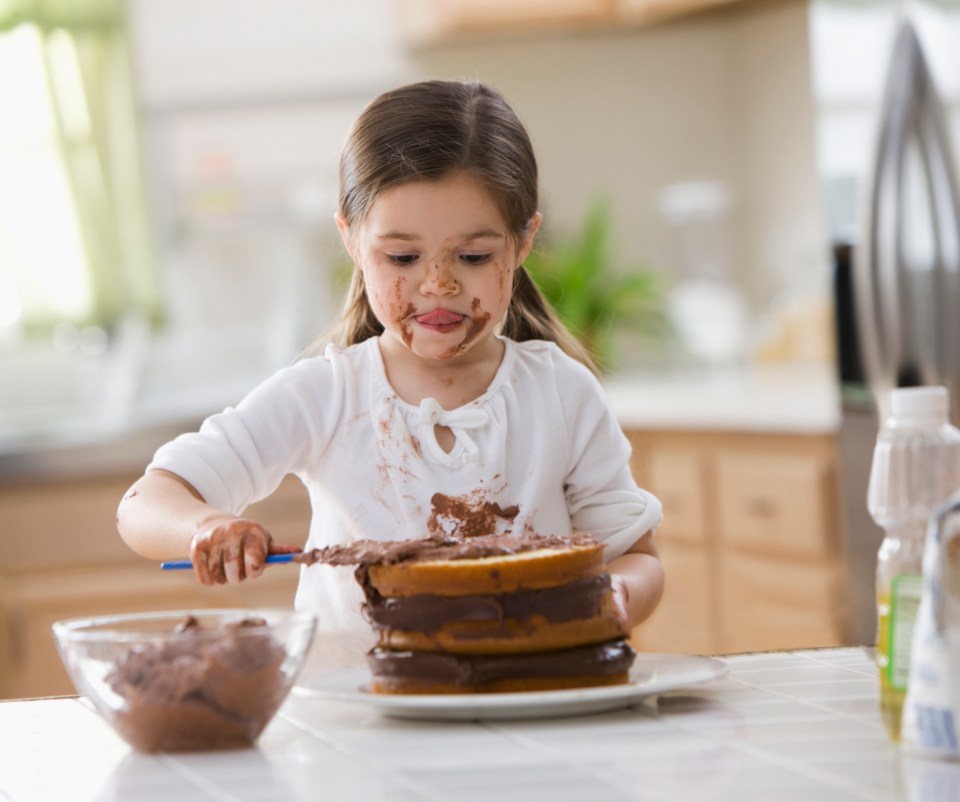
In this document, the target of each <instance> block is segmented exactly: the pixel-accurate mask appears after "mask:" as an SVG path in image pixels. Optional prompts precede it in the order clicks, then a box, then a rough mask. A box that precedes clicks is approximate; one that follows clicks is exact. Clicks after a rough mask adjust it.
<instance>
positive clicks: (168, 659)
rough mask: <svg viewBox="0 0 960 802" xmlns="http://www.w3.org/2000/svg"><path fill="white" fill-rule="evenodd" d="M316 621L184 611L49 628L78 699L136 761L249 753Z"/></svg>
mask: <svg viewBox="0 0 960 802" xmlns="http://www.w3.org/2000/svg"><path fill="white" fill-rule="evenodd" d="M316 623H317V622H316V618H315V617H314V616H313V615H310V614H307V613H298V612H293V611H288V610H242V609H236V610H183V611H172V612H161V613H133V614H129V615H115V616H109V617H102V618H76V619H71V620H67V621H58V622H56V623H55V624H54V625H53V634H54V638H55V640H56V642H57V648H58V649H59V651H60V657H61V659H62V660H63V663H64V665H65V666H66V668H67V672H68V673H69V674H70V679H71V680H73V684H74V685H75V686H76V688H77V690H78V691H79V692H80V693H81V694H83V695H85V696H87V697H88V698H89V699H90V701H91V702H93V704H94V705H95V706H96V708H97V709H98V710H99V711H100V713H101V714H102V715H103V716H104V718H106V720H107V721H108V722H109V723H110V725H111V726H112V727H113V728H114V729H115V730H116V731H117V733H118V734H119V735H120V736H121V737H122V738H123V739H124V740H125V741H126V742H127V743H128V744H130V746H132V747H133V748H134V749H135V750H137V751H138V752H185V751H206V750H213V749H233V748H242V747H248V746H251V745H253V743H254V742H255V741H256V739H257V738H258V737H259V735H260V733H261V732H262V731H263V729H264V727H266V726H267V724H268V723H269V722H270V719H272V718H273V715H274V714H275V713H276V712H277V709H278V708H279V707H280V705H281V704H282V703H283V700H284V699H285V698H286V696H287V694H288V693H289V691H290V688H291V687H292V686H293V682H294V679H295V678H296V676H297V673H298V671H299V670H300V667H301V666H302V665H303V661H304V658H305V656H306V654H307V652H308V650H309V647H310V643H311V641H312V640H313V636H314V632H315V631H316Z"/></svg>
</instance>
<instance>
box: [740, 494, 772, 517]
mask: <svg viewBox="0 0 960 802" xmlns="http://www.w3.org/2000/svg"><path fill="white" fill-rule="evenodd" d="M745 506H746V508H747V514H748V515H752V516H755V517H757V518H776V517H777V502H776V501H774V500H773V499H772V498H768V497H766V496H754V497H753V498H748V499H747V501H746V505H745Z"/></svg>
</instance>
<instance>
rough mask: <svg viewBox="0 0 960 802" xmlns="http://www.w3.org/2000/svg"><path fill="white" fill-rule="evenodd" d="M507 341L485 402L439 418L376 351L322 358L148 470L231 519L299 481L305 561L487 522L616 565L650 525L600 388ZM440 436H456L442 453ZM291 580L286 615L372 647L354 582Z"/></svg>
mask: <svg viewBox="0 0 960 802" xmlns="http://www.w3.org/2000/svg"><path fill="white" fill-rule="evenodd" d="M503 343H504V345H505V352H504V357H503V361H502V363H501V365H500V367H499V369H498V371H497V373H496V375H495V377H494V379H493V381H492V382H491V384H490V386H489V387H488V388H487V391H486V392H485V393H484V394H483V395H481V396H480V397H479V398H477V399H475V400H474V401H471V402H470V403H468V404H466V405H464V406H463V407H460V408H458V409H455V410H450V411H447V410H443V409H442V408H441V407H440V406H439V405H438V404H437V402H436V401H434V400H433V399H430V398H428V399H425V400H424V401H423V402H422V403H421V404H420V405H419V406H416V405H413V404H409V403H407V402H405V401H403V400H402V399H401V398H399V397H398V396H397V394H396V392H395V391H394V390H393V388H392V387H391V386H390V383H389V382H388V381H387V376H386V371H385V370H384V365H383V360H382V357H381V354H380V348H379V344H378V340H377V339H376V338H371V339H368V340H366V341H364V342H363V343H360V344H358V345H355V346H352V347H349V348H343V347H337V346H328V347H327V349H326V352H325V353H324V355H323V357H315V358H311V359H306V360H303V361H301V362H299V363H297V364H295V365H293V366H292V367H289V368H286V369H284V370H281V371H280V372H278V373H277V374H276V375H274V376H273V377H271V378H270V379H268V380H267V381H265V382H264V383H263V384H261V385H260V386H259V387H257V388H256V389H255V390H253V392H251V393H250V394H249V395H248V396H247V397H246V398H245V399H244V400H243V401H241V402H240V404H239V405H238V406H237V407H236V408H228V409H226V410H225V411H223V412H222V413H219V414H217V415H213V416H212V417H210V418H208V419H207V420H206V421H205V422H204V423H203V425H202V426H201V428H200V430H199V432H196V433H191V434H185V435H181V436H180V437H178V438H177V439H176V440H174V441H172V442H170V443H168V444H166V445H164V446H162V447H161V448H160V449H159V450H158V451H157V453H156V455H155V456H154V459H153V461H152V462H151V464H150V466H149V467H150V468H163V469H165V470H168V471H171V472H172V473H175V474H177V475H178V476H180V477H182V478H183V479H185V480H186V481H188V482H189V483H190V484H191V485H193V487H195V488H196V489H197V491H198V492H199V493H200V494H201V495H202V496H203V498H204V499H205V500H206V501H207V502H208V503H209V504H212V505H213V506H215V507H218V508H220V509H223V510H227V511H229V512H232V513H234V514H237V515H240V514H241V513H242V512H243V510H244V508H245V507H247V505H249V504H251V503H253V502H255V501H258V500H260V499H262V498H264V497H266V496H268V495H269V494H270V493H272V492H273V491H274V490H275V489H276V488H277V486H278V485H279V484H280V481H281V480H282V479H283V478H284V476H286V475H287V474H295V475H296V476H298V477H299V478H300V479H301V480H302V481H303V483H304V485H305V486H306V488H307V490H308V491H309V495H310V503H311V506H312V511H313V515H312V520H311V524H310V533H309V537H308V540H307V543H306V547H307V548H314V547H319V546H325V545H329V544H334V543H348V542H350V541H352V540H355V539H359V538H372V539H380V540H399V539H409V538H419V537H423V536H425V535H426V534H428V533H429V532H430V531H436V530H437V529H438V528H440V529H444V530H446V531H450V530H452V529H455V528H461V529H463V528H464V527H466V528H468V529H469V528H470V527H472V526H475V525H476V523H477V520H478V519H479V518H483V520H484V522H485V523H489V524H492V525H493V526H495V527H496V529H497V531H504V530H506V529H510V530H513V531H518V530H524V529H526V530H530V531H534V532H538V533H541V534H557V535H566V534H569V533H570V532H572V531H580V532H589V533H591V534H592V535H593V536H594V537H595V538H596V539H597V540H599V541H602V542H603V543H604V544H605V550H604V554H605V557H606V559H607V560H610V559H612V558H613V557H616V556H618V555H619V554H622V553H623V552H624V551H626V550H627V549H628V548H629V547H630V546H631V545H632V544H633V543H634V542H635V541H637V540H638V539H639V538H640V537H642V536H643V535H644V534H645V533H647V532H649V531H651V530H653V529H654V528H656V526H657V525H658V524H659V523H660V519H661V514H662V513H661V506H660V502H659V501H658V500H657V499H656V498H655V497H654V496H653V495H651V494H650V493H648V492H646V491H644V490H641V489H640V488H638V487H637V485H636V483H635V481H634V479H633V476H632V474H631V472H630V465H629V460H630V444H629V442H628V440H627V438H626V437H625V436H624V434H623V432H622V430H621V429H620V426H619V425H618V423H617V421H616V419H615V418H614V416H613V414H612V412H611V410H610V408H609V406H608V404H607V402H606V397H605V395H604V392H603V389H602V387H601V386H600V384H599V382H598V381H597V379H596V378H595V377H594V376H593V374H592V373H590V371H589V370H587V368H585V367H584V366H583V365H581V364H580V363H579V362H577V361H575V360H573V359H571V358H570V357H568V356H566V355H565V354H564V353H563V352H562V351H561V350H560V349H559V348H558V347H557V346H556V345H554V344H552V343H547V342H544V341H539V340H535V341H527V342H519V343H518V342H514V341H513V340H510V339H506V338H504V339H503ZM437 425H442V426H449V427H450V428H451V429H452V431H453V433H454V435H455V437H456V442H455V444H454V446H453V448H452V449H451V451H450V452H449V453H448V452H445V451H444V450H443V449H442V448H441V447H440V446H439V444H438V443H437V440H436V435H435V426H437ZM494 505H499V506H494ZM451 509H452V510H453V512H451ZM464 510H466V511H468V513H469V514H468V515H467V516H466V517H463V515H462V514H463V512H464ZM458 512H459V513H460V514H461V518H460V519H458V517H457V513H458ZM484 512H486V513H487V515H485V516H484V515H483V513H484ZM491 513H492V514H491ZM300 570H301V575H300V582H299V585H298V589H297V597H296V606H297V608H298V609H308V610H311V611H314V612H316V613H317V615H318V617H319V621H320V625H319V631H320V633H321V634H320V637H319V641H320V642H326V643H328V644H330V645H331V647H332V645H333V642H336V643H337V644H338V645H339V646H340V647H342V648H344V649H346V650H347V652H348V653H350V652H352V653H353V654H354V655H356V654H360V653H362V651H363V650H365V649H366V648H368V647H369V646H370V645H371V644H372V641H373V635H372V632H371V628H370V626H369V625H368V624H367V623H366V622H365V621H363V619H362V617H361V615H360V605H361V601H362V593H361V591H360V588H359V586H358V585H357V583H356V581H355V579H354V577H353V572H352V570H350V569H348V568H347V569H345V568H342V567H340V568H337V567H332V566H325V565H314V566H310V567H302V568H301V569H300ZM324 635H326V636H329V637H323V636H324ZM335 662H343V660H342V658H337V660H336V661H335Z"/></svg>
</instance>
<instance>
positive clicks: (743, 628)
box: [719, 554, 846, 652]
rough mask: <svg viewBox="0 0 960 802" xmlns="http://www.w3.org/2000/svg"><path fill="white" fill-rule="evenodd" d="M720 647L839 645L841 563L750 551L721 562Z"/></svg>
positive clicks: (734, 649)
mask: <svg viewBox="0 0 960 802" xmlns="http://www.w3.org/2000/svg"><path fill="white" fill-rule="evenodd" d="M719 568H720V572H721V574H722V576H723V582H722V583H721V588H720V632H721V646H722V649H723V651H730V652H739V651H750V650H757V651H766V650H771V649H793V648H801V647H819V646H837V645H839V644H840V643H841V642H842V632H843V631H844V630H843V623H844V621H845V616H846V612H845V608H844V606H843V601H842V597H841V594H840V591H841V587H842V585H841V574H840V564H839V562H830V563H823V564H819V565H816V564H815V565H810V564H806V563H798V562H792V563H791V562H787V561H784V560H779V559H769V558H765V557H759V556H755V555H750V554H728V555H724V556H723V557H722V558H721V560H720V563H719Z"/></svg>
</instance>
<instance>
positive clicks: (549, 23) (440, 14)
mask: <svg viewBox="0 0 960 802" xmlns="http://www.w3.org/2000/svg"><path fill="white" fill-rule="evenodd" d="M745 1H746V0H403V1H402V2H401V3H400V5H399V15H400V21H401V24H402V27H403V32H404V38H405V39H406V41H407V42H408V43H409V44H411V45H414V46H425V45H432V44H439V43H442V42H445V41H452V40H457V39H463V38H480V37H490V36H494V35H505V34H507V35H509V34H542V33H547V32H551V31H552V32H557V31H584V30H591V29H601V28H603V29H612V28H621V27H637V26H642V25H651V24H654V23H657V22H663V21H665V20H668V19H673V18H676V17H680V16H683V15H686V14H692V13H694V12H697V11H704V10H707V9H711V8H715V7H718V6H725V5H731V4H733V3H742V2H745Z"/></svg>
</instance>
